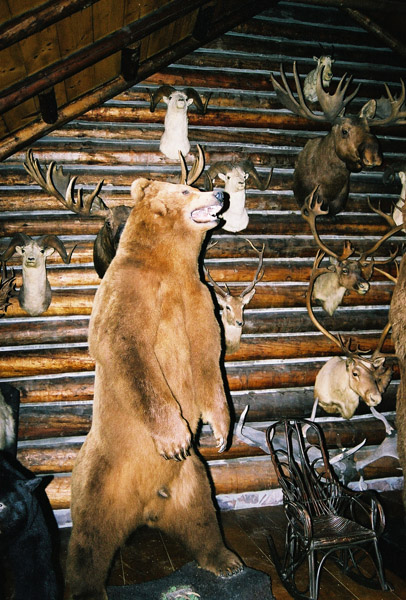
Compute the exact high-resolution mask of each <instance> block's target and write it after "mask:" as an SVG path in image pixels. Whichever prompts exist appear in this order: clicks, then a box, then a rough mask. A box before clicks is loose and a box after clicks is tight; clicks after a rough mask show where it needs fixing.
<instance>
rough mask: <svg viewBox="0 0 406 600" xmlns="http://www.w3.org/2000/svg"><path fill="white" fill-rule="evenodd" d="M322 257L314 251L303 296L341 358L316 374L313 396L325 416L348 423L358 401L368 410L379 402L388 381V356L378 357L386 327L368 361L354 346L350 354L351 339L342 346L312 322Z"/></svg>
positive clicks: (337, 358)
mask: <svg viewBox="0 0 406 600" xmlns="http://www.w3.org/2000/svg"><path fill="white" fill-rule="evenodd" d="M323 256H324V253H323V252H321V251H320V250H319V251H318V253H317V255H316V258H315V261H314V265H313V270H312V273H311V277H310V282H309V287H308V291H307V294H306V307H307V311H308V313H309V316H310V319H311V321H312V323H313V324H314V325H315V326H316V328H317V329H318V330H319V331H321V333H323V334H324V335H325V336H326V337H327V338H328V339H330V340H331V341H332V342H333V343H334V344H336V345H337V346H338V347H339V348H340V350H341V351H342V353H343V354H344V356H334V357H333V358H330V359H329V360H328V361H327V362H326V363H325V365H324V366H323V367H322V368H321V369H320V371H319V372H318V374H317V377H316V381H315V385H314V396H315V399H316V400H318V402H319V404H320V406H321V407H322V408H323V409H324V410H325V411H326V412H328V413H338V414H340V415H341V416H342V417H344V418H345V419H350V418H351V417H352V416H353V414H354V412H355V411H356V409H357V407H358V404H359V399H360V398H361V399H362V400H363V401H364V402H365V403H366V404H367V405H368V406H369V407H372V408H374V407H375V406H377V404H379V403H380V402H381V400H382V393H383V392H384V391H385V389H386V388H387V386H388V385H389V382H390V380H391V377H392V367H391V366H386V365H385V360H386V357H387V356H388V355H384V354H382V353H381V350H382V346H383V343H384V341H385V338H386V336H387V334H388V332H389V329H390V325H389V324H388V325H386V327H385V328H384V330H383V332H382V334H381V337H380V339H379V342H378V344H377V347H376V349H375V350H374V352H373V353H372V355H371V356H370V357H367V356H366V355H365V354H369V351H367V352H361V351H360V349H359V347H358V346H357V347H356V349H355V350H354V351H351V350H350V345H351V339H349V340H347V341H346V342H345V341H344V340H343V338H342V337H341V336H340V335H338V336H335V335H333V334H332V333H331V332H330V331H328V330H327V329H326V328H325V327H323V325H321V323H320V322H319V321H318V320H317V319H316V317H315V315H314V313H313V309H312V306H311V297H312V292H313V285H314V282H315V280H316V279H317V278H318V277H320V276H321V275H322V274H324V273H326V272H327V269H326V268H321V267H320V266H319V265H320V262H321V260H322V259H323Z"/></svg>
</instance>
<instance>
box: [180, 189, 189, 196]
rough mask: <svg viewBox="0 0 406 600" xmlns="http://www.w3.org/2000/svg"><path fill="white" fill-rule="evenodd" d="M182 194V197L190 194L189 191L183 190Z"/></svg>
mask: <svg viewBox="0 0 406 600" xmlns="http://www.w3.org/2000/svg"><path fill="white" fill-rule="evenodd" d="M182 194H183V195H184V196H188V195H189V194H190V192H189V190H183V192H182Z"/></svg>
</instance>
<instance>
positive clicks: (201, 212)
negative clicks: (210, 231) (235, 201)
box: [191, 206, 221, 223]
mask: <svg viewBox="0 0 406 600" xmlns="http://www.w3.org/2000/svg"><path fill="white" fill-rule="evenodd" d="M220 208H221V207H220V206H206V207H205V208H197V209H196V210H194V211H193V212H192V215H191V216H192V219H193V221H195V222H196V223H207V222H208V221H213V220H214V219H217V216H216V215H217V213H218V211H219V210H220Z"/></svg>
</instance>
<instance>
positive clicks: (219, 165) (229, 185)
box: [204, 160, 273, 233]
mask: <svg viewBox="0 0 406 600" xmlns="http://www.w3.org/2000/svg"><path fill="white" fill-rule="evenodd" d="M272 171H273V169H271V170H270V172H269V174H268V176H267V177H266V180H265V181H264V182H262V181H261V178H260V176H259V174H258V172H257V170H256V169H255V167H254V165H253V163H252V162H251V160H243V161H238V162H237V161H218V162H215V163H214V164H212V165H211V166H210V168H209V169H208V170H207V171H206V172H205V174H204V178H205V188H206V190H212V189H213V183H214V181H215V179H216V177H219V179H221V180H222V181H224V191H225V192H227V194H228V195H229V202H230V206H229V208H228V209H227V210H226V211H224V212H223V213H222V215H221V218H222V219H224V221H225V223H224V225H222V228H223V229H225V230H226V231H232V232H234V233H235V232H237V231H241V230H242V229H245V228H246V227H247V225H248V220H249V219H248V213H247V210H246V208H245V187H246V183H247V180H248V178H249V177H251V178H252V180H253V181H254V183H255V185H256V186H257V188H258V189H259V190H266V189H267V187H268V185H269V183H270V181H271V177H272Z"/></svg>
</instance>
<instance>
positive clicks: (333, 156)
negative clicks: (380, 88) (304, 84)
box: [271, 62, 406, 215]
mask: <svg viewBox="0 0 406 600" xmlns="http://www.w3.org/2000/svg"><path fill="white" fill-rule="evenodd" d="M280 72H281V79H282V85H281V84H280V83H278V81H276V79H275V78H274V76H273V75H272V74H271V81H272V84H273V86H274V89H275V92H276V95H277V97H278V99H279V100H280V102H281V103H282V104H283V105H284V106H285V107H286V108H288V109H289V110H291V111H292V112H294V113H295V114H297V115H299V116H302V117H306V118H307V119H311V120H312V121H316V122H326V121H327V122H329V123H331V130H330V132H329V133H328V134H327V135H326V136H324V137H316V138H313V139H311V140H309V141H308V142H307V143H306V145H305V147H304V148H303V150H302V151H301V152H300V153H299V156H298V159H297V163H296V168H295V172H294V183H293V192H294V194H295V198H296V200H297V202H298V204H299V206H302V205H303V203H304V201H305V199H306V197H307V196H308V195H309V194H310V193H311V192H312V190H313V189H314V188H315V187H316V186H318V187H319V196H320V198H321V200H322V207H323V209H324V210H326V211H328V214H329V215H336V214H337V213H339V212H340V211H341V210H343V208H344V207H345V204H346V202H347V197H348V191H349V179H350V173H352V172H358V171H361V169H363V168H372V167H375V166H380V165H381V164H382V155H381V151H380V149H379V143H378V140H377V138H376V137H375V136H374V135H373V134H372V133H371V131H370V125H374V126H382V125H394V124H396V123H397V122H399V121H401V120H402V119H403V118H405V117H406V113H405V112H401V111H400V108H401V105H402V103H403V101H404V98H405V88H404V83H403V81H401V85H402V92H401V95H400V97H399V98H397V99H396V100H394V101H393V102H392V103H391V111H390V114H389V115H388V116H387V117H385V118H375V110H376V100H369V101H368V102H367V103H366V104H364V106H363V107H362V108H361V110H360V112H359V114H358V116H354V115H351V116H345V115H344V111H345V108H346V106H347V105H348V103H349V102H350V101H351V100H352V99H353V98H354V97H355V95H356V94H357V93H358V90H359V87H360V86H359V85H358V86H357V88H356V89H355V91H354V92H352V94H350V95H349V96H347V97H346V96H345V95H346V92H347V89H348V86H349V84H350V81H351V77H349V78H347V76H346V74H345V75H343V77H342V78H341V80H340V82H339V84H338V86H337V89H336V91H335V93H334V94H332V95H330V94H329V93H328V92H326V91H325V90H324V88H323V83H322V77H323V70H320V72H319V73H318V77H317V83H316V89H317V96H318V100H319V104H320V107H321V109H322V111H323V114H322V115H320V114H316V113H314V112H313V111H312V110H310V108H309V107H308V106H307V104H306V101H305V98H304V95H303V91H302V88H301V84H300V80H299V76H298V73H297V69H296V63H295V62H294V63H293V75H294V80H295V85H296V92H297V96H298V100H296V98H295V97H294V95H293V93H292V91H291V90H290V88H289V85H288V82H287V80H286V76H285V73H284V71H283V68H282V65H281V68H280ZM389 93H390V92H389Z"/></svg>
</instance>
